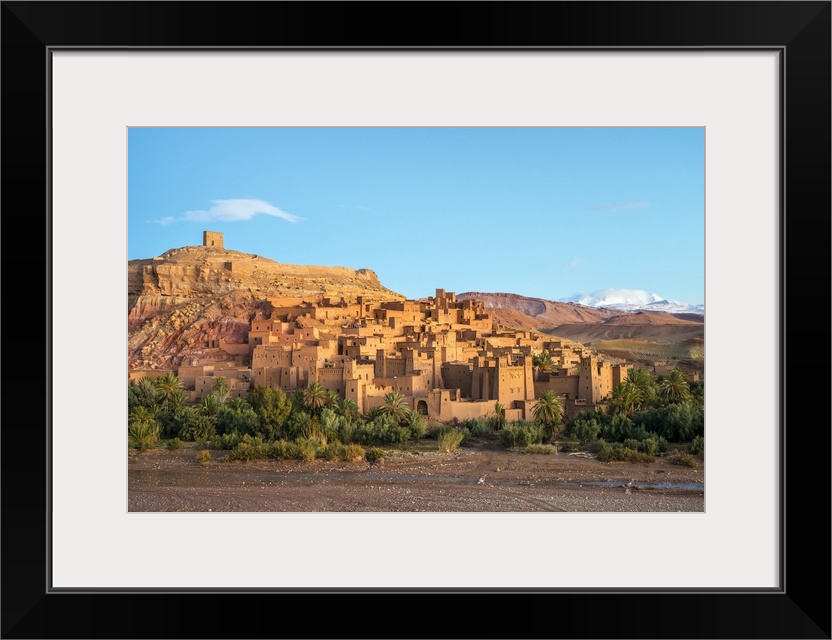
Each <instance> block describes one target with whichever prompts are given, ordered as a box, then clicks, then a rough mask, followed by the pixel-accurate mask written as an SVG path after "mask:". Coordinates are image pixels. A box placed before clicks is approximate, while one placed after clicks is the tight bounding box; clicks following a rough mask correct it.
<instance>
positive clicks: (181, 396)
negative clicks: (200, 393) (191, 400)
mask: <svg viewBox="0 0 832 640" xmlns="http://www.w3.org/2000/svg"><path fill="white" fill-rule="evenodd" d="M186 404H188V396H187V394H186V393H185V391H183V390H182V389H177V390H176V391H174V392H173V394H171V396H170V397H169V398H168V408H169V410H170V411H172V412H173V413H176V412H177V411H180V410H181V409H183V408H184V407H185V405H186Z"/></svg>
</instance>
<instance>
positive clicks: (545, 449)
mask: <svg viewBox="0 0 832 640" xmlns="http://www.w3.org/2000/svg"><path fill="white" fill-rule="evenodd" d="M557 452H558V448H557V447H556V446H555V445H553V444H530V445H529V446H528V447H526V448H525V449H523V453H535V454H543V455H552V454H554V453H557Z"/></svg>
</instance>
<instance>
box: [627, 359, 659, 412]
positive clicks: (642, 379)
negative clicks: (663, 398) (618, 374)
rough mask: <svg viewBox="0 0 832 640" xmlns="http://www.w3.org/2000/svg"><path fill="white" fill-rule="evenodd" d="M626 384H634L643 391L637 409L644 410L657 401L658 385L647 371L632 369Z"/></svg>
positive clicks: (641, 368) (628, 373)
mask: <svg viewBox="0 0 832 640" xmlns="http://www.w3.org/2000/svg"><path fill="white" fill-rule="evenodd" d="M626 382H630V383H632V384H634V385H635V386H636V387H638V389H639V391H641V400H640V401H639V405H638V406H637V407H636V409H644V408H645V407H647V406H648V405H652V404H653V403H654V402H655V401H656V383H655V381H654V380H653V377H652V376H651V375H650V372H649V371H647V369H644V368H643V367H640V368H636V369H630V370H629V371H628V372H627V380H626Z"/></svg>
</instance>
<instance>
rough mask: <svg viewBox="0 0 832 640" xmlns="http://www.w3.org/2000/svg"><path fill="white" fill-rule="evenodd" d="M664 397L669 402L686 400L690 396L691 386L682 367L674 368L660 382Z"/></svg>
mask: <svg viewBox="0 0 832 640" xmlns="http://www.w3.org/2000/svg"><path fill="white" fill-rule="evenodd" d="M659 392H660V393H661V395H662V399H663V400H664V401H665V402H668V403H679V402H684V401H685V400H687V399H688V398H690V386H689V385H688V381H687V379H686V378H685V374H684V373H683V372H682V370H681V369H674V370H673V371H671V372H670V373H668V374H667V375H666V376H665V377H664V378H662V380H661V382H660V383H659Z"/></svg>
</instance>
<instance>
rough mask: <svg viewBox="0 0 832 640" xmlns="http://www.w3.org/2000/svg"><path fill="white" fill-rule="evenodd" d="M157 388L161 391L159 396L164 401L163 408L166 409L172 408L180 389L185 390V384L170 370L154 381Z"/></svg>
mask: <svg viewBox="0 0 832 640" xmlns="http://www.w3.org/2000/svg"><path fill="white" fill-rule="evenodd" d="M154 385H155V387H156V390H157V391H158V392H159V398H160V399H161V402H162V408H163V409H164V410H165V411H170V410H172V406H171V402H172V399H173V397H174V396H175V395H176V393H177V392H178V391H184V390H185V385H184V384H182V381H181V380H180V379H179V378H177V377H176V375H175V374H174V373H172V372H168V373H166V374H165V375H163V376H162V377H160V378H156V380H155V381H154Z"/></svg>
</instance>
